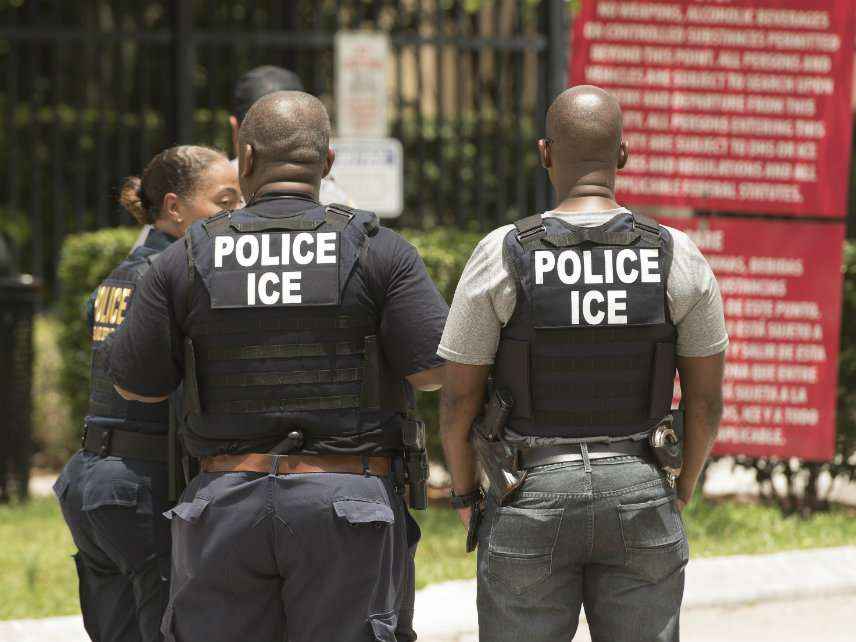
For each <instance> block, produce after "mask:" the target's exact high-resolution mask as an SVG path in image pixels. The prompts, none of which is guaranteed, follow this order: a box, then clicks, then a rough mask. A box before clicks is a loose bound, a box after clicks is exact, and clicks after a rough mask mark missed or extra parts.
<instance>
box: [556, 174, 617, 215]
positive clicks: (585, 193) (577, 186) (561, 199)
mask: <svg viewBox="0 0 856 642" xmlns="http://www.w3.org/2000/svg"><path fill="white" fill-rule="evenodd" d="M554 178H558V179H559V180H554V181H553V187H554V188H555V189H556V203H557V205H556V208H555V209H556V210H559V211H561V212H597V211H603V210H611V209H615V208H617V207H620V205H619V204H618V203H617V202H616V200H615V173H614V172H612V173H610V172H604V171H602V169H601V170H600V171H588V172H575V173H574V174H564V175H562V174H561V173H558V172H557V173H556V174H555V175H554Z"/></svg>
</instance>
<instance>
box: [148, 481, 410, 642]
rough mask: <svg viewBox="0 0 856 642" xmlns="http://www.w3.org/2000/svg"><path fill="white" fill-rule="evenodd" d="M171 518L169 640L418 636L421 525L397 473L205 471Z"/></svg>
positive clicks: (390, 641)
mask: <svg viewBox="0 0 856 642" xmlns="http://www.w3.org/2000/svg"><path fill="white" fill-rule="evenodd" d="M167 515H168V516H169V517H170V519H171V520H172V536H173V563H172V589H171V595H170V603H169V606H168V607H167V610H166V614H165V616H164V620H163V629H162V630H163V633H164V635H165V637H166V640H167V641H168V642H171V641H173V640H175V641H178V642H197V641H198V640H204V641H205V642H234V641H235V640H248V641H250V640H252V641H256V640H258V641H259V642H274V641H284V640H287V641H288V642H309V641H312V642H358V641H360V642H363V641H373V640H379V641H381V642H402V641H404V640H412V639H415V637H414V636H413V635H412V630H411V628H410V624H411V621H412V609H413V582H414V577H413V557H412V554H413V552H414V551H415V547H416V541H417V540H418V537H419V531H418V526H416V523H415V522H414V521H413V519H412V517H411V516H410V515H409V514H408V512H407V508H406V507H405V505H404V501H403V499H402V497H401V496H400V495H398V494H397V493H396V492H395V490H394V488H393V485H392V483H391V482H390V481H389V480H387V479H383V478H380V477H374V476H365V475H352V474H340V473H308V474H288V475H275V474H267V475H265V474H261V473H252V472H228V473H201V474H200V475H198V476H197V477H196V478H194V479H193V480H192V481H191V483H190V485H189V486H188V487H187V489H186V490H185V492H184V494H183V496H182V500H181V501H180V502H179V504H178V505H177V506H176V507H175V508H174V509H172V510H171V511H168V513H167Z"/></svg>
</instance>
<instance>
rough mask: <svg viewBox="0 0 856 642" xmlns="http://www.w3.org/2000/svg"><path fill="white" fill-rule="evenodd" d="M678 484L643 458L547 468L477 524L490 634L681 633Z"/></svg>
mask: <svg viewBox="0 0 856 642" xmlns="http://www.w3.org/2000/svg"><path fill="white" fill-rule="evenodd" d="M674 500H675V494H674V491H673V490H672V488H671V487H670V486H669V484H668V483H667V482H666V480H665V478H664V476H663V474H662V473H661V471H660V470H659V468H658V467H657V466H656V465H655V464H653V463H649V462H647V461H644V460H642V459H639V458H636V457H611V458H606V459H592V460H591V462H590V464H585V463H583V462H570V463H562V464H552V465H548V466H539V467H536V468H533V469H531V470H530V472H529V476H528V477H527V479H526V481H525V482H524V483H523V485H522V487H521V488H520V490H518V491H517V492H516V493H515V494H514V495H512V496H511V498H510V499H509V500H507V501H506V502H505V504H504V505H503V506H501V507H499V506H497V505H496V503H495V502H494V501H492V499H489V500H488V504H487V507H486V512H485V516H484V520H483V522H482V525H481V528H480V529H479V548H478V611H479V635H480V639H481V640H483V641H484V642H505V641H508V642H512V641H520V640H525V641H526V642H556V641H557V640H570V639H572V638H573V636H574V633H575V632H576V630H577V624H578V620H579V614H580V607H584V608H585V611H586V617H587V619H588V622H589V628H590V630H591V636H592V640H593V642H631V641H632V642H654V641H656V642H677V640H678V639H679V614H680V606H681V599H682V597H683V590H684V567H685V566H686V563H687V560H688V557H689V548H688V545H687V537H686V533H685V532H684V527H683V522H682V520H681V516H680V514H679V513H678V511H677V510H676V508H675V502H674Z"/></svg>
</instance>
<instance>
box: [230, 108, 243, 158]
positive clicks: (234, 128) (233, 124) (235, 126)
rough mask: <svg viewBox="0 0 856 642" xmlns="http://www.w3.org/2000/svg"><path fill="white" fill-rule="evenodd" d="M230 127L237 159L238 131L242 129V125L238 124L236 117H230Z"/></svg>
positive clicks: (233, 149)
mask: <svg viewBox="0 0 856 642" xmlns="http://www.w3.org/2000/svg"><path fill="white" fill-rule="evenodd" d="M229 126H230V127H231V128H232V151H233V152H235V158H237V157H238V153H239V149H238V129H240V127H241V123H239V122H238V119H237V117H236V116H229Z"/></svg>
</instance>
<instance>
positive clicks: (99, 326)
mask: <svg viewBox="0 0 856 642" xmlns="http://www.w3.org/2000/svg"><path fill="white" fill-rule="evenodd" d="M133 291H134V287H133V286H132V285H130V284H122V285H116V284H112V285H111V284H108V283H105V284H104V285H101V286H100V287H99V288H98V290H97V291H96V292H95V306H94V307H95V310H94V321H95V323H94V324H93V326H92V340H93V341H104V339H106V338H107V337H108V336H109V335H110V334H111V333H112V332H113V331H114V330H115V329H116V328H118V327H119V326H120V325H122V322H123V321H124V320H125V313H126V312H127V311H128V302H129V301H130V298H131V293H133Z"/></svg>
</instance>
